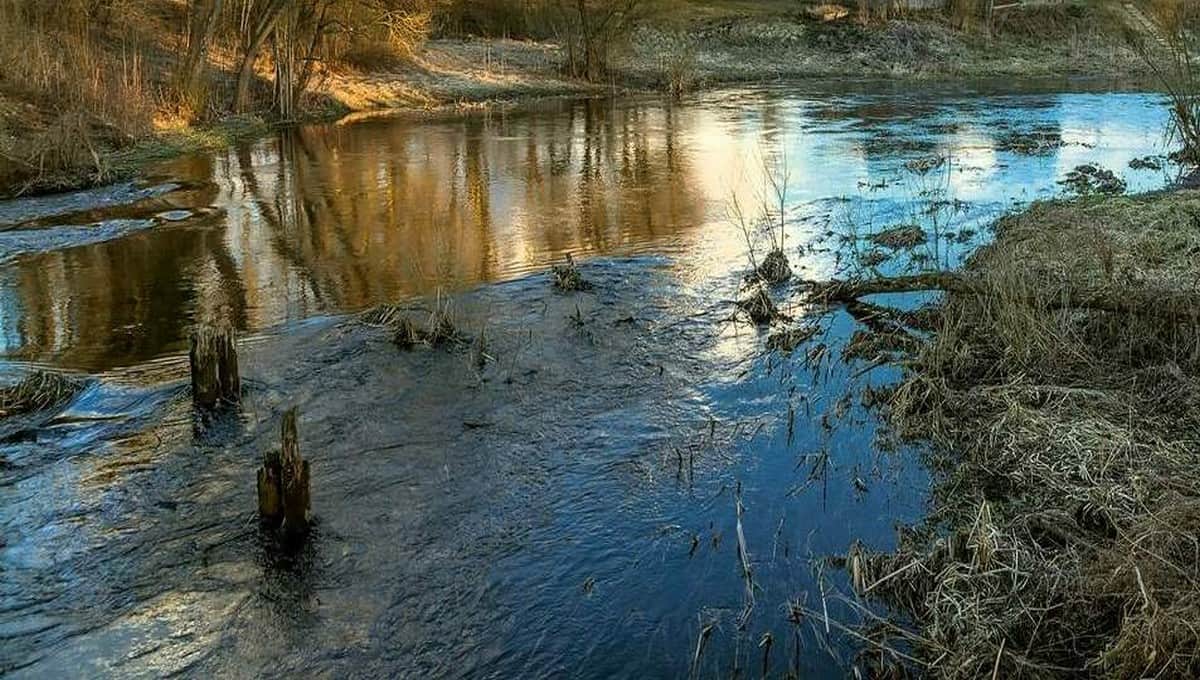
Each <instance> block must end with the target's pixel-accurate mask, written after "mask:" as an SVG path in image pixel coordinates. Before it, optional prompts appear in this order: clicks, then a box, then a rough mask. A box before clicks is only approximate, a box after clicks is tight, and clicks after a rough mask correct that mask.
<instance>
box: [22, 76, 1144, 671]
mask: <svg viewBox="0 0 1200 680" xmlns="http://www.w3.org/2000/svg"><path fill="white" fill-rule="evenodd" d="M1165 115H1166V114H1165V109H1164V106H1163V103H1162V102H1161V100H1160V98H1159V97H1157V96H1154V95H1145V94H1137V93H1088V92H1082V93H1055V92H1050V93H1046V92H1033V93H1022V94H997V93H995V92H993V91H987V90H983V91H980V90H970V89H961V88H937V87H930V88H929V89H927V90H925V91H922V92H911V91H901V90H880V89H874V90H873V89H872V88H870V87H862V88H857V89H856V91H855V92H853V93H845V92H843V93H837V92H833V91H830V90H829V89H828V88H820V87H817V86H796V87H789V88H782V87H781V88H771V89H746V90H728V91H722V92H716V93H711V94H707V95H704V96H702V97H700V98H698V99H695V100H691V101H688V102H687V103H684V104H680V105H675V106H671V105H667V104H665V103H664V102H662V101H660V100H657V99H632V100H619V101H616V102H613V101H608V100H584V101H556V102H552V103H546V104H542V105H537V106H534V107H530V108H523V109H521V110H518V111H511V112H504V113H493V114H490V115H472V116H468V117H463V118H454V119H445V120H425V121H416V120H412V119H404V118H373V119H367V120H362V121H358V122H352V123H345V124H340V125H330V126H315V127H305V128H300V129H296V130H288V131H284V132H281V133H280V134H278V135H277V136H275V137H273V138H269V139H266V140H263V141H261V142H259V143H256V144H254V145H250V146H246V147H242V148H237V149H232V150H230V151H228V152H225V153H220V154H215V155H205V156H198V157H192V158H186V159H182V160H180V161H178V162H174V163H171V164H168V165H166V166H164V167H162V168H161V169H160V170H159V172H158V173H157V177H156V178H154V179H151V180H149V181H147V182H145V183H139V184H136V185H128V186H122V187H116V188H108V189H103V190H96V191H91V192H83V193H80V194H76V195H71V196H60V197H51V198H43V199H31V200H24V201H18V202H10V203H4V204H0V229H3V231H0V343H2V345H0V351H2V352H3V353H4V354H5V355H6V356H7V357H8V358H9V360H10V362H11V363H10V367H11V368H13V370H14V371H15V370H16V369H17V368H19V367H20V364H18V363H17V362H25V361H32V362H43V363H50V364H53V365H57V366H61V367H65V368H69V369H75V370H78V371H83V372H85V373H87V374H88V375H89V376H91V378H90V382H89V386H88V388H87V389H86V390H85V391H84V392H83V393H82V394H81V395H80V396H79V397H78V398H77V399H76V400H75V401H74V402H73V403H72V404H71V406H70V408H69V409H68V410H67V412H66V413H64V414H62V415H61V416H59V418H57V419H56V420H54V421H52V422H51V423H49V424H48V425H47V426H45V427H42V428H40V429H39V430H37V431H35V432H32V433H29V434H28V435H27V436H25V437H23V438H22V439H20V440H17V441H9V442H7V443H4V444H3V445H0V480H2V481H0V541H2V542H0V574H2V576H3V578H0V672H2V671H8V672H11V673H12V674H14V675H19V676H21V675H23V676H31V677H44V676H50V677H58V676H62V675H81V674H82V675H88V676H94V675H121V676H130V675H132V676H155V675H160V674H166V673H186V674H195V675H208V674H220V675H232V676H240V675H247V676H251V675H288V674H296V673H301V674H306V675H308V674H312V675H322V676H342V675H346V674H351V675H362V676H395V675H401V676H423V675H437V676H451V677H561V676H563V675H571V676H587V677H612V676H647V677H656V676H686V675H688V673H689V672H690V671H691V670H692V666H693V664H694V665H695V669H694V670H695V672H696V674H697V675H699V676H703V677H712V676H727V675H730V674H732V673H735V672H737V671H740V672H743V673H749V674H757V673H759V672H761V671H762V665H763V663H764V657H765V658H766V659H767V663H768V664H769V669H768V670H769V671H770V673H771V674H774V675H782V674H783V673H785V672H786V671H787V670H788V669H798V670H799V671H800V672H801V673H802V674H803V675H806V676H811V675H817V676H829V677H840V676H842V675H845V674H846V673H847V672H848V669H849V667H850V664H851V663H852V662H853V656H854V652H855V649H856V648H855V646H854V645H853V644H852V641H851V640H848V639H846V638H844V637H842V636H838V635H837V634H836V633H837V630H836V626H831V633H832V634H826V623H825V621H824V614H823V613H824V612H826V611H828V615H829V618H830V620H831V621H833V622H834V623H836V622H838V621H846V622H853V621H854V613H853V612H852V611H851V610H850V608H849V607H847V606H846V605H845V604H843V603H842V602H841V601H840V599H839V598H840V597H844V596H845V594H846V593H848V587H847V583H846V576H845V574H844V573H842V572H841V571H840V570H839V569H837V568H836V564H835V563H833V562H831V561H830V560H829V559H828V557H829V556H831V555H836V554H839V553H843V552H844V551H845V550H846V549H847V547H848V546H849V545H850V544H851V543H852V542H853V541H855V540H861V541H863V542H865V543H866V544H868V545H869V546H872V547H876V548H886V547H888V546H890V545H892V543H893V542H894V540H895V538H894V531H893V529H894V526H895V525H896V524H898V523H905V522H913V521H917V520H919V518H920V517H921V515H922V513H923V511H924V504H925V502H926V488H927V473H926V472H925V471H924V469H923V468H922V466H921V465H920V461H919V456H918V455H917V454H918V453H919V452H916V451H911V450H904V449H901V450H890V449H880V448H879V447H877V446H876V442H875V438H876V434H877V429H878V424H877V422H876V419H875V416H874V415H873V414H872V413H870V412H868V411H867V410H866V409H864V408H863V407H862V406H861V404H860V399H859V397H858V391H859V390H860V389H861V388H862V387H863V386H865V385H868V384H870V385H877V384H883V383H887V382H889V381H892V380H894V379H895V377H896V374H895V372H894V370H893V369H891V368H887V367H884V368H874V369H872V368H871V367H870V366H868V365H865V364H863V363H862V362H858V361H854V362H849V363H844V362H842V361H841V360H840V359H839V352H840V349H841V348H842V347H843V346H844V344H845V342H846V339H847V338H848V337H849V336H850V334H851V333H852V332H853V331H854V322H853V321H852V320H851V319H850V318H849V317H847V316H846V315H844V314H833V315H830V316H826V317H823V321H822V324H823V328H822V334H821V335H820V336H819V337H818V338H817V339H816V340H815V341H814V343H824V344H825V345H827V346H828V347H829V349H830V352H831V357H832V359H831V360H828V361H824V362H819V363H816V364H811V363H810V362H808V361H807V360H806V354H805V352H804V351H799V352H797V353H795V354H794V355H791V356H785V355H779V354H777V353H771V352H766V351H765V350H764V349H763V346H764V339H765V338H764V333H763V332H760V331H758V330H756V329H754V328H753V327H750V326H747V325H745V324H740V323H737V322H733V321H731V320H730V318H729V317H730V313H731V308H732V303H731V300H732V298H734V297H735V295H736V291H737V286H738V280H739V278H740V277H741V275H742V273H743V271H744V269H745V255H744V239H743V235H742V233H741V232H740V231H739V230H738V229H736V228H733V227H731V226H730V224H729V222H728V214H727V208H728V203H729V199H730V197H733V196H736V197H738V200H739V202H741V203H742V204H743V205H754V204H756V203H757V201H758V200H759V198H760V197H761V195H762V194H764V193H769V192H768V191H766V190H767V188H768V187H769V183H768V182H766V180H765V177H764V173H763V160H762V159H763V158H764V157H775V158H785V159H786V167H787V173H786V176H787V179H788V181H787V187H788V195H787V200H786V206H787V209H788V210H787V212H788V224H787V232H788V242H787V243H788V250H789V255H790V256H791V257H792V261H793V265H794V267H795V268H796V269H797V270H798V272H799V274H800V275H801V276H804V277H807V278H824V277H829V276H835V275H847V274H851V273H855V272H862V271H864V270H865V269H869V268H870V267H876V268H878V269H880V270H882V271H889V272H894V271H904V270H909V269H919V268H925V267H930V266H946V265H954V264H957V263H958V262H960V261H961V259H962V258H963V257H964V255H965V254H967V253H969V252H970V250H971V249H972V248H974V247H976V246H977V245H979V244H981V243H984V242H986V241H987V239H988V238H989V233H988V230H987V228H986V225H987V224H988V223H989V222H990V221H991V220H992V219H993V218H994V217H995V216H997V215H999V214H1001V213H1002V212H1004V211H1006V210H1008V209H1011V208H1012V207H1013V206H1014V205H1016V204H1019V203H1021V202H1025V201H1029V200H1033V199H1036V198H1043V197H1051V196H1054V195H1057V194H1058V193H1060V192H1061V190H1062V187H1061V186H1059V185H1058V184H1057V182H1058V181H1059V180H1061V179H1062V178H1063V176H1064V175H1065V174H1066V173H1067V172H1068V171H1069V170H1071V169H1072V168H1073V167H1075V166H1076V165H1079V164H1081V163H1085V162H1089V163H1099V164H1102V165H1104V166H1106V167H1109V168H1111V169H1113V170H1114V171H1116V172H1117V173H1118V174H1121V175H1124V176H1125V178H1126V180H1127V181H1128V182H1129V184H1130V186H1131V187H1132V188H1134V189H1147V188H1153V187H1156V186H1161V185H1162V184H1163V182H1164V181H1165V180H1166V179H1167V178H1166V176H1164V174H1163V173H1162V172H1151V171H1132V170H1129V169H1128V167H1127V165H1128V162H1129V160H1131V159H1132V158H1135V157H1140V156H1145V155H1148V154H1155V153H1162V152H1163V150H1164V149H1163V148H1162V145H1163V141H1164V140H1163V139H1162V135H1161V132H1160V130H1161V129H1162V125H1163V123H1164V121H1165ZM1024 132H1038V133H1039V134H1042V135H1045V136H1048V137H1049V138H1053V139H1058V140H1061V144H1060V145H1055V146H1053V147H1052V148H1048V149H1046V150H1045V151H1044V153H1039V154H1034V155H1026V154H1021V153H1015V152H1013V151H1007V150H1004V146H1005V140H1006V138H1007V136H1008V135H1011V134H1012V133H1024ZM931 157H940V158H946V159H947V160H946V161H945V162H943V163H942V164H941V165H939V166H938V167H937V168H936V169H934V170H932V171H930V172H927V173H921V172H917V171H914V170H913V169H912V168H913V167H916V166H915V165H913V164H912V163H911V162H913V161H921V160H922V159H928V158H931ZM906 165H907V166H908V167H906ZM898 224H919V225H921V226H922V227H924V228H925V229H926V230H927V231H929V232H930V236H931V238H930V240H929V242H928V243H926V244H925V245H924V246H921V247H919V248H917V249H915V250H913V251H911V252H903V253H896V254H893V255H892V256H891V257H889V258H888V259H887V260H885V261H882V262H877V263H875V262H872V263H869V264H867V263H866V262H867V261H868V258H867V257H865V256H866V255H868V254H869V253H871V252H873V251H875V250H876V248H874V247H873V246H871V245H870V244H869V241H867V240H866V239H867V237H869V236H870V235H871V234H873V233H876V232H878V231H881V230H883V229H886V228H888V227H891V226H895V225H898ZM565 252H571V253H574V254H575V255H576V257H578V258H582V259H584V261H585V266H584V273H585V275H586V276H587V277H588V278H589V279H591V280H592V281H593V282H594V283H595V284H596V287H595V289H594V291H592V292H590V293H584V294H577V295H573V296H566V295H562V294H557V293H554V292H552V291H551V290H550V288H549V286H548V282H547V279H546V277H545V276H544V275H543V274H542V273H541V272H542V270H544V269H545V267H546V266H547V265H548V264H549V263H551V262H553V261H556V260H557V259H558V258H560V257H561V255H562V254H563V253H565ZM480 284H488V285H480ZM436 291H445V292H446V294H447V295H451V296H452V297H451V299H452V300H453V301H454V305H455V308H456V309H457V311H458V313H459V315H460V319H461V322H462V325H463V326H464V328H466V329H468V331H469V332H471V333H472V334H473V335H475V336H479V335H483V336H484V337H486V338H487V339H488V349H489V351H488V353H489V354H491V355H492V356H494V357H496V361H494V362H492V363H490V364H488V365H487V366H486V367H484V368H483V369H482V370H480V369H478V368H477V367H476V366H475V365H474V364H472V363H471V362H470V361H468V358H467V357H466V356H465V355H463V354H456V353H450V352H416V353H402V352H399V351H398V350H397V349H396V348H395V347H393V346H392V345H391V344H390V343H389V342H388V341H387V337H386V333H384V332H383V331H382V330H380V329H375V328H370V327H368V326H365V325H364V324H362V323H361V322H359V321H358V320H357V319H355V318H354V317H347V316H340V315H342V314H343V313H345V312H350V311H356V310H360V309H364V308H367V307H370V306H372V305H374V304H377V303H380V302H391V301H396V300H404V299H410V298H417V297H420V296H426V295H430V294H432V293H434V292H436ZM777 293H778V294H779V296H780V299H782V300H785V301H786V309H787V311H789V312H790V313H791V314H793V315H795V316H798V317H803V316H805V315H808V314H810V313H811V311H810V310H808V309H807V308H806V306H805V305H804V303H803V298H802V296H801V295H799V294H798V293H797V292H796V291H794V290H792V289H790V288H788V287H784V288H782V289H780V290H779V291H777ZM920 301H921V300H920V299H919V298H916V297H914V296H909V297H908V298H907V299H905V300H903V301H902V302H904V303H906V304H915V303H918V302H920ZM196 320H204V321H226V322H232V323H233V324H235V325H236V326H238V327H239V328H241V329H242V330H243V331H245V335H246V338H247V339H246V340H245V341H244V342H243V344H242V354H243V369H244V373H245V375H246V384H247V399H246V405H245V408H244V409H243V412H242V413H241V414H240V415H238V416H236V417H231V418H230V419H229V420H228V421H227V422H221V423H218V424H217V426H216V427H212V428H209V429H207V430H204V431H197V430H195V429H194V428H193V423H192V419H191V414H190V410H189V409H190V407H189V404H188V396H187V391H186V384H185V382H184V379H185V377H186V376H185V365H184V364H185V361H184V359H183V358H182V357H181V355H180V352H181V350H182V349H183V338H184V337H185V335H186V329H187V328H188V326H189V325H190V324H191V323H193V322H194V321H196ZM290 405H298V406H299V408H300V411H301V414H302V417H301V437H302V441H303V444H304V447H305V451H306V455H307V456H308V457H309V458H310V459H311V461H312V464H313V469H314V489H313V491H314V500H313V503H314V510H315V512H316V515H317V517H318V522H319V523H318V526H317V529H316V533H315V534H314V536H313V537H312V540H310V541H309V543H308V544H307V546H306V547H305V549H304V550H302V551H301V552H299V553H297V554H289V553H287V552H286V551H281V550H280V549H279V548H278V547H277V546H274V545H273V544H272V541H271V540H270V537H269V536H265V535H263V534H261V533H260V531H259V530H258V528H257V523H256V522H255V516H254V468H255V467H256V466H257V464H258V460H259V456H260V455H261V452H262V451H263V450H264V449H265V448H267V447H269V446H271V445H272V443H273V442H274V441H275V440H276V439H277V428H278V414H279V413H280V412H281V411H282V410H283V409H285V408H286V407H288V406H290ZM739 494H740V498H741V499H742V502H743V504H744V506H745V513H744V516H743V527H742V528H743V534H744V536H745V542H746V546H747V549H748V553H749V558H750V564H751V567H752V569H751V571H752V582H753V586H752V588H750V590H749V591H748V590H747V584H746V580H745V578H744V576H743V574H742V572H741V569H740V567H739V559H738V549H737V542H738V539H737V516H736V511H735V506H736V499H737V497H738V496H739ZM799 611H804V612H807V613H805V614H804V615H802V616H799V617H798V618H797V617H796V616H795V615H794V614H793V613H794V612H799ZM816 612H822V615H820V616H817V615H816V614H815V613H816ZM709 625H712V626H713V628H712V629H711V630H712V633H711V637H709V638H708V639H707V642H705V644H704V645H703V646H702V653H701V654H700V655H699V656H698V657H697V655H696V648H697V641H698V640H699V639H700V638H701V635H702V631H703V630H705V629H706V627H707V626H709ZM767 635H769V636H770V637H769V639H770V640H771V643H770V644H769V645H768V644H766V643H764V640H765V639H767V638H766V637H765V636H767ZM767 652H769V653H767Z"/></svg>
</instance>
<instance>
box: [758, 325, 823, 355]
mask: <svg viewBox="0 0 1200 680" xmlns="http://www.w3.org/2000/svg"><path fill="white" fill-rule="evenodd" d="M819 330H821V327H820V326H819V325H817V324H809V325H805V326H792V327H788V328H781V329H779V330H777V331H775V332H773V333H771V335H769V336H767V349H770V350H776V351H779V352H791V351H792V350H794V349H796V348H797V347H799V346H800V345H802V344H804V343H805V342H807V341H808V340H809V339H810V338H812V337H813V336H814V335H816V334H817V331H819Z"/></svg>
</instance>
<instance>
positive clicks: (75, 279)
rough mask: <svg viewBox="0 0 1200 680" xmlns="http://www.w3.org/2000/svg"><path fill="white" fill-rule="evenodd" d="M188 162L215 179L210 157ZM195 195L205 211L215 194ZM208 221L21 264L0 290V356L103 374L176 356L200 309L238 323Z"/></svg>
mask: <svg viewBox="0 0 1200 680" xmlns="http://www.w3.org/2000/svg"><path fill="white" fill-rule="evenodd" d="M190 162H191V164H192V168H190V169H191V170H194V171H196V172H197V173H198V174H200V175H201V176H202V175H204V174H208V173H211V171H212V170H211V167H212V160H211V159H210V158H198V159H194V160H192V161H190ZM194 191H195V192H196V194H195V195H194V196H192V197H189V200H194V201H195V202H196V203H197V204H201V205H206V204H209V203H211V202H212V200H213V198H214V197H215V193H216V191H215V187H211V186H210V187H207V188H202V189H196V190H194ZM214 219H216V218H201V219H198V220H196V221H194V222H191V223H189V224H187V225H179V226H160V227H155V228H154V229H151V230H147V231H143V232H138V233H135V234H132V235H130V236H127V237H124V238H122V239H119V240H116V241H108V242H104V243H98V244H93V245H88V246H82V247H77V248H68V249H65V250H58V251H53V252H48V253H44V254H40V255H33V256H29V257H25V258H22V259H21V260H19V261H18V262H17V263H16V264H14V265H13V266H12V268H11V270H10V271H11V275H10V277H11V278H10V280H9V282H7V283H6V285H5V286H4V287H5V288H7V287H9V286H11V287H12V288H11V290H13V292H14V294H15V296H14V298H13V299H12V302H10V303H8V304H11V305H12V306H13V308H11V309H7V310H6V317H7V320H6V323H5V326H4V329H3V332H4V336H5V337H4V346H5V349H6V350H7V351H10V352H15V353H16V354H18V355H20V356H27V357H30V358H37V359H42V360H49V359H53V360H54V361H56V362H59V363H61V364H63V365H66V366H71V367H79V368H85V369H95V368H107V367H110V366H113V365H121V364H128V363H133V362H136V361H138V360H142V359H145V358H147V357H150V356H154V355H157V354H160V353H162V352H163V351H167V350H170V349H175V348H178V347H179V343H180V338H182V337H184V335H185V329H186V327H187V326H188V325H189V324H190V323H191V320H192V315H193V314H194V313H195V312H196V310H197V309H199V308H200V307H204V308H207V309H210V310H220V311H221V313H222V314H223V315H224V319H225V320H227V321H228V322H230V323H233V324H237V325H240V324H242V323H243V322H244V319H245V309H244V306H243V298H242V295H241V294H240V288H239V284H238V282H239V280H240V276H239V272H238V271H237V268H236V266H235V264H234V263H233V261H232V260H231V259H230V257H229V253H228V250H227V249H226V248H225V245H224V242H223V239H222V235H221V230H220V229H217V228H214V221H213V220H214ZM181 273H182V274H183V276H182V277H181ZM205 296H208V299H207V301H206V302H205V303H204V304H201V298H203V297H205ZM5 297H8V296H7V295H5Z"/></svg>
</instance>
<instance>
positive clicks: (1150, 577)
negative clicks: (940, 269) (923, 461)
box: [852, 191, 1200, 678]
mask: <svg viewBox="0 0 1200 680" xmlns="http://www.w3.org/2000/svg"><path fill="white" fill-rule="evenodd" d="M964 274H966V275H969V276H971V277H972V278H973V279H974V280H976V281H977V282H978V283H979V284H980V285H979V287H977V288H975V289H973V290H970V291H960V292H955V293H952V294H949V295H948V296H947V298H946V299H945V301H944V304H943V305H942V306H941V309H940V312H941V313H940V315H939V318H940V319H941V321H940V324H939V326H938V327H937V329H936V332H935V333H934V334H933V335H932V336H931V339H930V340H929V341H928V342H926V343H925V344H923V345H922V346H921V347H920V349H919V350H917V351H916V353H915V356H914V359H913V363H912V365H911V368H910V369H909V370H908V371H907V373H906V377H905V378H904V380H903V382H902V383H901V384H900V386H899V387H898V388H897V389H896V390H895V392H894V394H893V395H892V397H891V399H890V405H889V406H888V411H889V417H890V420H891V422H892V423H893V424H894V426H895V428H896V431H897V433H898V434H899V435H900V436H902V437H904V438H908V439H916V440H925V441H929V442H931V443H932V444H933V452H932V453H931V454H930V460H931V462H932V466H933V468H934V469H935V471H936V472H937V477H936V479H937V481H936V486H935V494H934V504H933V508H932V510H933V512H932V515H931V517H930V519H929V520H928V523H927V524H926V525H925V526H922V527H920V528H918V529H917V530H914V531H905V532H903V535H902V539H901V545H900V548H899V549H898V550H897V551H896V552H894V553H892V554H885V555H868V554H865V553H862V552H857V553H855V554H852V561H853V562H854V565H855V568H856V586H857V587H858V589H859V591H860V593H863V592H867V591H869V592H870V596H871V597H879V598H881V599H883V600H884V601H886V602H888V603H889V604H891V605H893V606H895V607H898V608H900V609H901V610H902V611H904V612H906V613H908V614H910V615H911V616H912V617H913V620H914V621H915V622H916V624H917V626H916V628H915V630H902V629H897V628H891V627H889V628H888V629H887V631H886V635H881V637H880V642H881V644H884V645H887V646H893V647H894V646H896V645H897V642H900V643H901V644H902V645H903V646H904V647H907V648H909V649H910V651H915V656H916V658H917V661H916V663H917V664H919V665H921V666H922V667H923V670H924V671H925V672H927V673H929V674H931V675H935V676H939V677H953V678H959V677H963V678H965V677H981V676H984V677H1010V678H1011V677H1061V676H1063V675H1071V676H1089V677H1093V676H1104V677H1122V678H1123V677H1196V676H1197V674H1200V560H1198V559H1197V555H1200V539H1198V538H1197V537H1198V536H1200V445H1198V441H1197V440H1198V439H1200V435H1198V434H1197V433H1198V432H1200V305H1197V304H1196V300H1200V284H1198V282H1200V193H1198V192H1194V191H1181V192H1173V193H1163V194H1155V195H1147V196H1139V197H1129V198H1100V199H1095V198H1093V199H1081V200H1077V201H1073V202H1054V203H1045V204H1038V205H1034V206H1033V207H1032V208H1030V209H1029V210H1028V211H1026V212H1024V213H1021V214H1018V215H1014V216H1011V217H1009V218H1006V219H1004V220H1002V221H1001V222H1000V223H999V225H998V228H997V235H996V241H995V243H994V244H993V245H991V246H989V247H987V248H985V249H983V250H981V251H980V252H979V253H978V254H977V255H975V256H974V257H973V258H972V259H971V260H970V262H969V263H968V265H967V267H966V271H965V272H964ZM1079 291H1089V295H1095V294H1096V292H1097V291H1100V292H1101V293H1103V294H1104V295H1107V296H1110V297H1112V298H1113V299H1118V298H1120V297H1122V296H1124V298H1125V299H1139V300H1146V301H1147V302H1146V303H1145V304H1142V305H1138V306H1137V307H1135V308H1130V307H1128V306H1125V307H1122V311H1120V312H1115V311H1112V310H1113V309H1114V307H1113V306H1106V305H1098V304H1096V305H1092V304H1087V303H1079V304H1076V303H1075V301H1076V300H1081V299H1092V300H1096V299H1098V298H1095V297H1091V298H1084V297H1081V296H1079V295H1072V293H1073V292H1076V293H1077V292H1079ZM1105 307H1107V308H1105Z"/></svg>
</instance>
